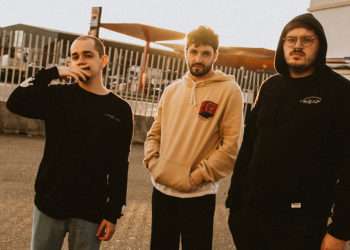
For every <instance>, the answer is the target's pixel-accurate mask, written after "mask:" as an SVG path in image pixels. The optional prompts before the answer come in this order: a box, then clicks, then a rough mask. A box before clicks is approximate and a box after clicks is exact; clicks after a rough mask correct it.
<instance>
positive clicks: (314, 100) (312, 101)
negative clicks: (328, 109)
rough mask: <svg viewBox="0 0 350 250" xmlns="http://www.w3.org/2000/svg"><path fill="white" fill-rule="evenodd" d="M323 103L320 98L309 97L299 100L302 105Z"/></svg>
mask: <svg viewBox="0 0 350 250" xmlns="http://www.w3.org/2000/svg"><path fill="white" fill-rule="evenodd" d="M321 101H322V98H321V97H318V96H308V97H305V98H304V99H301V100H299V102H300V103H302V104H319V103H320V102H321Z"/></svg>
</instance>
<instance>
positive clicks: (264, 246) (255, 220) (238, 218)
mask: <svg viewBox="0 0 350 250" xmlns="http://www.w3.org/2000/svg"><path fill="white" fill-rule="evenodd" d="M327 219H328V218H327V217H321V216H315V215H313V214H311V213H309V214H307V213H305V212H303V211H296V210H294V209H293V210H291V211H290V212H288V213H287V212H286V213H270V214H262V213H261V212H259V211H258V210H257V209H253V208H245V209H243V208H242V209H240V210H237V211H236V210H234V211H232V210H231V211H230V215H229V221H228V223H229V227H230V230H231V234H232V237H233V240H234V242H235V245H236V248H237V250H282V249H283V250H319V249H320V246H321V241H322V238H323V236H324V235H325V233H326V227H327Z"/></svg>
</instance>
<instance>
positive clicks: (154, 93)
mask: <svg viewBox="0 0 350 250" xmlns="http://www.w3.org/2000/svg"><path fill="white" fill-rule="evenodd" d="M70 45H71V41H69V40H63V39H57V38H55V37H50V36H43V35H37V34H31V33H26V32H24V31H18V30H16V31H7V30H3V31H1V32H0V82H1V83H2V84H15V85H16V84H19V83H21V82H22V81H23V80H24V79H26V78H28V77H30V76H34V74H35V73H36V72H37V71H38V70H39V69H41V68H45V67H48V66H49V65H64V64H67V63H68V62H69V48H70ZM106 51H107V54H108V55H109V58H110V61H109V64H108V65H107V67H106V68H105V70H104V84H105V85H106V86H107V87H108V88H110V89H111V90H112V91H113V92H114V93H116V94H118V95H119V96H121V97H122V98H124V99H125V100H127V101H128V102H129V103H130V105H131V107H132V109H133V111H134V113H135V114H137V115H142V116H153V115H154V114H155V111H156V106H157V103H158V101H159V98H160V96H161V94H162V92H163V90H164V88H165V87H166V86H167V85H169V84H170V83H171V82H172V81H174V80H175V79H178V78H180V77H182V76H183V75H184V73H185V72H186V64H185V61H184V60H183V58H181V57H179V56H176V55H174V56H168V55H162V54H154V53H151V54H149V56H148V57H147V70H146V77H144V81H143V84H142V85H140V82H141V81H140V77H141V76H140V69H141V65H140V64H141V58H142V57H143V52H141V51H140V50H137V49H135V50H133V49H125V48H118V47H107V48H106ZM216 69H219V70H221V71H223V72H225V73H226V74H229V75H234V76H235V78H236V81H237V82H238V83H239V85H240V86H241V89H242V91H243V93H244V99H245V107H244V109H245V110H244V111H245V113H246V112H247V110H248V109H249V107H250V105H251V104H252V103H253V100H254V98H255V96H256V93H257V90H258V88H259V86H260V84H261V83H262V82H263V81H264V80H265V79H266V78H267V77H269V75H270V74H268V73H266V72H255V71H249V70H244V69H237V68H232V67H227V66H216Z"/></svg>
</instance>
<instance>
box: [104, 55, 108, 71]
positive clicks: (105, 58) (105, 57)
mask: <svg viewBox="0 0 350 250" xmlns="http://www.w3.org/2000/svg"><path fill="white" fill-rule="evenodd" d="M108 62H109V57H108V56H107V55H103V56H102V67H103V68H104V67H106V66H107V64H108Z"/></svg>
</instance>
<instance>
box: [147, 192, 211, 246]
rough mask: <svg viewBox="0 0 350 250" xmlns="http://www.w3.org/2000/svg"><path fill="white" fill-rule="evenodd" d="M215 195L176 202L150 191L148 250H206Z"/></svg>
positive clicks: (176, 199)
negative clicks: (150, 208)
mask: <svg viewBox="0 0 350 250" xmlns="http://www.w3.org/2000/svg"><path fill="white" fill-rule="evenodd" d="M215 199H216V195H205V196H201V197H196V198H176V197H172V196H168V195H165V194H163V193H161V192H159V191H158V190H156V189H153V195H152V234H151V250H178V249H179V244H180V239H181V243H182V249H183V250H210V249H212V239H213V219H214V212H215Z"/></svg>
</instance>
